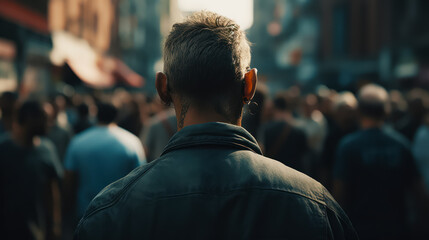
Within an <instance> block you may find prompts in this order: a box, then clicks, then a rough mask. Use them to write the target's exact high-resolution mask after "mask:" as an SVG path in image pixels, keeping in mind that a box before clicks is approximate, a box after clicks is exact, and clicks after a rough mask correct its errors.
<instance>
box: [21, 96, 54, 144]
mask: <svg viewBox="0 0 429 240" xmlns="http://www.w3.org/2000/svg"><path fill="white" fill-rule="evenodd" d="M14 116H15V117H14V126H13V132H14V134H15V135H16V136H19V138H21V141H22V142H23V143H24V144H31V143H32V141H33V138H34V137H36V136H41V135H44V134H45V133H46V129H47V117H46V112H45V110H44V109H43V106H42V104H41V103H40V102H38V101H34V100H28V101H26V102H23V103H22V104H19V105H18V106H17V108H16V111H15V114H14Z"/></svg>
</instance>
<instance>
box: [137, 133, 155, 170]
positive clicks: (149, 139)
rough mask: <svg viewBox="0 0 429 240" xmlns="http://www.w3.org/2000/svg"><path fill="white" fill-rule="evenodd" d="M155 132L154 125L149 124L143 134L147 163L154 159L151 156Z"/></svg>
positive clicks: (142, 140) (142, 139)
mask: <svg viewBox="0 0 429 240" xmlns="http://www.w3.org/2000/svg"><path fill="white" fill-rule="evenodd" d="M152 135H153V131H152V124H149V125H148V126H147V127H145V128H144V130H143V134H142V135H141V137H140V139H141V142H142V144H143V151H144V153H145V159H146V162H148V163H149V162H151V161H153V160H154V159H153V158H152V156H151V151H150V150H151V146H150V145H151V143H153V136H152Z"/></svg>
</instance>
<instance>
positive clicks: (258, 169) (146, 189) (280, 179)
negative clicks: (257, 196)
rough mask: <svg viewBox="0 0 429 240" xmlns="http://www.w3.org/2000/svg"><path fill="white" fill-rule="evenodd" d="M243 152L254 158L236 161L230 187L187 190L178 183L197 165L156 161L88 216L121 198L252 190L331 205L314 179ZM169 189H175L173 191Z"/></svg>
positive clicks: (106, 194)
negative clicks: (293, 196)
mask: <svg viewBox="0 0 429 240" xmlns="http://www.w3.org/2000/svg"><path fill="white" fill-rule="evenodd" d="M243 152H244V154H250V155H252V156H245V155H242V156H241V157H242V159H241V160H237V161H242V163H238V164H237V165H234V166H230V167H232V168H237V169H240V170H238V171H239V172H238V171H235V170H232V171H228V170H227V171H226V172H225V175H228V177H230V175H234V174H235V175H236V176H232V177H231V178H228V177H227V176H224V178H227V179H228V181H230V182H229V183H228V184H225V185H222V182H220V183H219V184H217V183H214V184H213V185H210V186H208V187H207V188H206V186H204V188H199V186H198V185H193V189H191V188H189V187H188V186H182V185H187V184H184V182H185V183H186V181H185V179H183V178H182V180H181V181H178V179H179V178H178V177H179V175H183V174H188V176H189V174H190V173H191V172H192V171H193V169H192V168H195V165H192V166H191V164H186V163H184V162H182V163H180V164H179V165H180V166H179V165H176V164H175V163H173V164H171V165H170V163H171V162H178V159H172V158H171V157H170V159H165V158H161V159H157V160H155V161H153V162H151V163H149V164H146V165H144V166H141V167H138V168H137V169H135V170H134V171H132V172H131V173H130V174H129V175H127V176H126V177H124V178H122V179H121V180H119V181H117V182H115V183H113V184H111V185H109V186H108V187H106V188H105V189H104V190H103V191H101V192H100V193H99V194H98V195H97V197H96V198H95V199H94V200H93V202H92V203H91V205H90V208H89V209H88V214H87V215H91V213H90V212H96V211H97V210H96V209H104V206H113V204H112V203H114V202H115V201H116V200H118V199H120V198H122V196H124V197H125V196H126V197H125V198H126V199H123V200H124V201H126V202H133V201H134V200H135V198H139V199H147V200H156V199H155V198H157V197H169V196H170V195H181V194H192V193H194V192H192V191H195V192H199V191H201V190H202V189H203V190H204V192H207V191H208V192H210V191H213V193H216V194H219V193H220V194H225V192H233V191H241V190H252V189H255V190H263V191H276V192H279V193H280V194H287V195H290V194H293V195H296V196H297V197H298V198H306V199H308V200H311V201H314V202H316V203H318V204H322V205H326V204H330V201H328V202H327V201H326V200H327V198H331V197H330V195H329V193H328V192H327V190H326V189H325V188H324V187H323V186H322V185H321V184H320V183H319V182H317V181H316V180H314V179H312V178H311V177H309V176H307V175H305V174H303V173H301V172H298V171H296V170H294V169H292V168H290V167H287V166H285V165H284V164H282V163H280V162H278V161H276V160H273V159H270V158H266V157H263V156H261V155H258V154H255V153H252V152H250V151H243ZM241 154H243V153H241ZM179 162H180V161H179ZM244 162H245V163H244ZM243 163H244V164H243ZM157 165H159V166H157ZM186 168H188V169H191V171H186ZM203 171H204V170H203ZM176 175H178V176H176ZM189 179H192V176H189ZM243 179H244V180H243ZM206 181H207V182H210V181H211V179H210V176H207V179H206ZM222 181H223V180H222ZM225 182H226V181H225ZM218 185H219V186H218ZM181 187H183V188H181ZM137 189H138V190H137ZM168 189H172V191H169V190H168ZM207 189H209V190H207ZM176 191H177V192H176ZM222 191H224V192H222Z"/></svg>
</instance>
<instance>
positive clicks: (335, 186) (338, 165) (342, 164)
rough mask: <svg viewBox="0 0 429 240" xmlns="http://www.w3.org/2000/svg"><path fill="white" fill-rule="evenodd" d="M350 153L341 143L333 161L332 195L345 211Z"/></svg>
mask: <svg viewBox="0 0 429 240" xmlns="http://www.w3.org/2000/svg"><path fill="white" fill-rule="evenodd" d="M351 151H352V149H350V148H349V147H348V146H347V145H346V144H345V143H344V142H341V143H340V144H339V146H338V149H337V152H336V155H335V161H334V170H333V183H332V195H333V196H334V198H335V199H336V200H337V202H338V203H339V204H340V205H341V206H342V207H343V208H344V209H347V198H346V196H347V179H348V177H349V174H350V171H351V169H350V161H351V160H352V155H353V154H352V153H351Z"/></svg>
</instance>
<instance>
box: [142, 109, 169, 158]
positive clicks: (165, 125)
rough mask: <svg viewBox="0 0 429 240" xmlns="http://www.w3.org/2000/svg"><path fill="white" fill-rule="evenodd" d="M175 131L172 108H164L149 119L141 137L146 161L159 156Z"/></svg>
mask: <svg viewBox="0 0 429 240" xmlns="http://www.w3.org/2000/svg"><path fill="white" fill-rule="evenodd" d="M176 132H177V119H176V114H175V112H174V109H173V108H170V107H168V106H165V109H164V110H163V111H161V112H159V113H158V114H156V115H155V116H153V117H152V118H151V119H150V122H149V125H148V126H147V127H145V129H144V131H143V133H142V135H141V139H142V142H143V146H144V149H145V153H146V157H147V161H148V162H152V161H153V160H155V159H157V158H158V157H159V156H161V154H162V152H163V151H164V148H165V146H167V143H168V141H169V140H170V138H171V137H172V136H173V135H174V134H175V133H176Z"/></svg>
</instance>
